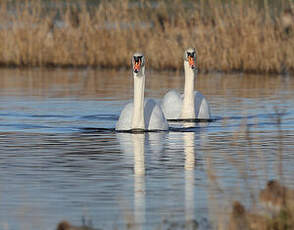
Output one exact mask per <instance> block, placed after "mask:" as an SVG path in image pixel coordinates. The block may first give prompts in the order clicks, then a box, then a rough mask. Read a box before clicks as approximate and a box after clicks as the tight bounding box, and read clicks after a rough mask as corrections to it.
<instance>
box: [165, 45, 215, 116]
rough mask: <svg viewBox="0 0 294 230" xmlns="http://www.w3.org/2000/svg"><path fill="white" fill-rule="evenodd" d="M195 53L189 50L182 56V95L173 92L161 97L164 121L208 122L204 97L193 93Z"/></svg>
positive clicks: (192, 49)
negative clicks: (196, 120) (201, 120)
mask: <svg viewBox="0 0 294 230" xmlns="http://www.w3.org/2000/svg"><path fill="white" fill-rule="evenodd" d="M196 56H197V54H196V51H195V49H194V48H189V49H187V50H186V51H185V54H184V69H185V88H184V95H180V94H179V93H178V92H176V91H175V90H171V91H169V92H168V93H167V94H165V96H164V97H163V100H162V103H161V108H162V110H163V113H164V115H165V117H166V119H180V120H185V119H203V120H208V119H210V118H211V116H210V108H209V105H208V102H207V100H206V99H205V97H204V96H203V95H202V94H201V93H200V92H198V91H194V81H195V77H196V76H197V68H196V65H195V63H196Z"/></svg>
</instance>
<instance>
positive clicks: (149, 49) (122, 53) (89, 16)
mask: <svg viewBox="0 0 294 230" xmlns="http://www.w3.org/2000/svg"><path fill="white" fill-rule="evenodd" d="M58 2H59V1H57V0H56V1H54V4H52V6H51V7H46V6H44V3H42V2H41V1H37V0H35V1H34V0H32V1H14V2H13V4H12V3H11V1H8V0H3V1H1V3H0V22H1V24H0V65H1V66H14V67H34V66H41V67H51V66H53V67H98V68H113V69H119V68H129V65H130V56H131V55H132V53H133V52H135V51H137V50H140V51H142V52H144V53H145V55H146V56H147V58H148V60H147V61H148V63H147V64H148V67H149V68H153V69H156V70H163V69H168V70H179V69H181V68H182V65H183V64H182V56H183V51H184V49H185V48H186V47H189V46H193V47H196V48H197V50H198V67H199V69H200V71H203V72H209V71H223V72H232V71H242V72H256V73H285V72H286V73H288V72H294V39H293V38H294V36H293V32H292V30H293V25H292V24H293V23H292V22H293V21H294V17H293V14H292V13H293V11H292V10H291V9H293V10H294V8H293V6H292V5H291V2H290V3H288V7H290V8H289V9H290V11H289V10H288V16H289V15H290V16H289V17H290V21H289V20H288V24H287V25H286V24H285V22H284V21H285V20H284V18H285V17H284V15H283V11H278V10H269V7H259V6H258V4H257V3H256V2H255V1H242V0H240V1H232V2H231V3H229V4H224V3H221V2H220V1H217V0H210V1H197V2H194V1H191V2H190V1H172V2H169V1H162V2H160V3H157V2H150V1H144V0H142V1H138V2H133V1H128V0H118V1H106V0H105V1H104V0H102V1H100V3H99V4H97V5H94V6H90V7H89V5H86V4H85V3H76V4H68V3H65V4H58ZM264 2H267V1H264ZM291 7H292V8H291ZM289 17H288V18H289ZM291 17H293V18H292V21H291ZM286 19H287V18H286ZM286 21H287V20H286ZM291 23H292V24H291Z"/></svg>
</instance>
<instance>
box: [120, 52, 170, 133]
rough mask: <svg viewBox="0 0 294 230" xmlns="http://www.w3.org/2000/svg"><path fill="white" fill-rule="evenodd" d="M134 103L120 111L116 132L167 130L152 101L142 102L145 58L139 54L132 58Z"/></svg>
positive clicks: (163, 117) (156, 105)
mask: <svg viewBox="0 0 294 230" xmlns="http://www.w3.org/2000/svg"><path fill="white" fill-rule="evenodd" d="M132 66H133V77H134V101H133V102H131V103H129V104H127V105H126V106H125V108H124V109H123V110H122V112H121V114H120V117H119V120H118V122H117V124H116V128H115V129H116V130H117V131H132V130H133V131H138V130H139V131H152V130H168V123H167V121H166V119H165V116H164V114H163V112H162V110H161V108H160V106H159V105H158V104H157V103H156V102H155V101H154V100H152V99H146V100H144V89H145V58H144V55H143V54H141V53H135V54H134V55H133V57H132Z"/></svg>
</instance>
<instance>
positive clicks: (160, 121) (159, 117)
mask: <svg viewBox="0 0 294 230" xmlns="http://www.w3.org/2000/svg"><path fill="white" fill-rule="evenodd" d="M144 118H145V127H146V129H148V130H168V123H167V121H166V119H165V116H164V114H163V112H162V110H161V108H160V106H159V105H158V104H157V103H156V102H155V101H154V100H153V99H147V100H145V104H144Z"/></svg>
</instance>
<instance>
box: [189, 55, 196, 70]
mask: <svg viewBox="0 0 294 230" xmlns="http://www.w3.org/2000/svg"><path fill="white" fill-rule="evenodd" d="M188 61H189V65H190V67H191V68H192V69H194V68H195V61H194V58H192V57H190V56H189V57H188Z"/></svg>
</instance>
